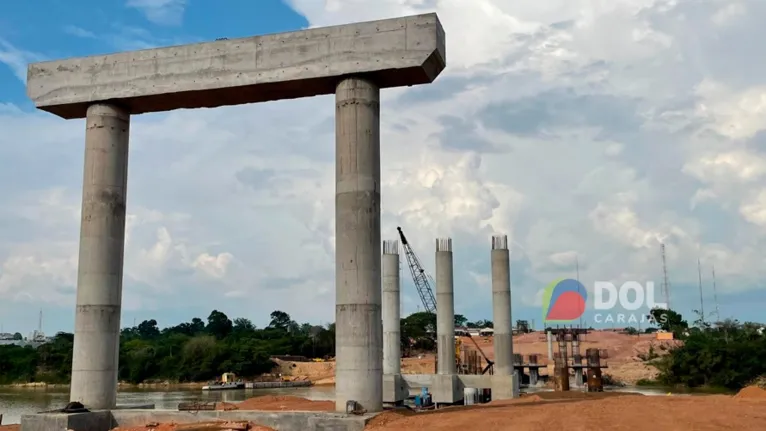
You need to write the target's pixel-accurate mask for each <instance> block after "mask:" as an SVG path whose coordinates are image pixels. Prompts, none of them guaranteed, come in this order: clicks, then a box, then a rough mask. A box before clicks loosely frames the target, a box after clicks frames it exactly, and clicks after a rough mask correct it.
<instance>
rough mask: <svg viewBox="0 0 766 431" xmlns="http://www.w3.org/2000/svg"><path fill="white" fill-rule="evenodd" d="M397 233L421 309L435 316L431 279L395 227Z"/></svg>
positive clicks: (398, 228) (399, 228) (400, 232)
mask: <svg viewBox="0 0 766 431" xmlns="http://www.w3.org/2000/svg"><path fill="white" fill-rule="evenodd" d="M396 230H398V231H399V237H401V239H402V246H403V247H404V255H405V256H406V257H407V266H409V267H410V273H411V274H412V281H413V282H414V283H415V288H416V289H417V290H418V295H419V296H420V300H421V301H422V302H423V308H424V309H425V311H426V312H427V313H433V314H436V298H434V292H433V290H432V289H431V282H433V279H432V278H431V276H430V275H428V273H426V270H425V269H423V265H421V264H420V259H418V256H417V255H416V254H415V252H414V251H413V250H412V247H410V243H409V242H407V237H405V236H404V232H402V228H401V227H397V228H396Z"/></svg>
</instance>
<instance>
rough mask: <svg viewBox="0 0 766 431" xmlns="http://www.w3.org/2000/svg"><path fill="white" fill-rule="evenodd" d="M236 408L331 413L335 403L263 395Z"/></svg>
mask: <svg viewBox="0 0 766 431" xmlns="http://www.w3.org/2000/svg"><path fill="white" fill-rule="evenodd" d="M237 408H238V409H239V410H267V411H282V410H292V411H304V412H331V411H334V410H335V402H334V401H312V400H308V399H306V398H301V397H294V396H290V395H265V396H262V397H255V398H250V399H248V400H245V401H242V402H241V403H239V404H237Z"/></svg>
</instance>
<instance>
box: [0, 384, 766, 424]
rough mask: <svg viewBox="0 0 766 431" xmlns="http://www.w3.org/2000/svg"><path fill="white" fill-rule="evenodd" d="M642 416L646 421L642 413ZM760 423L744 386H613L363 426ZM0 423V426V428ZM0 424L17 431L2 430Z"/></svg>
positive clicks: (761, 399)
mask: <svg viewBox="0 0 766 431" xmlns="http://www.w3.org/2000/svg"><path fill="white" fill-rule="evenodd" d="M218 407H219V409H221V410H266V411H287V410H302V411H332V410H333V409H334V407H335V406H334V403H333V402H332V401H310V400H307V399H304V398H299V397H290V396H264V397H256V398H251V399H249V400H246V401H244V402H242V403H225V404H221V405H220V406H218ZM649 418H650V420H648V419H649ZM764 423H766V391H764V390H763V389H760V388H757V387H748V388H745V389H743V390H742V391H740V393H739V394H737V395H736V396H726V395H710V396H693V397H692V396H667V397H662V396H655V397H651V396H643V395H633V394H620V393H599V394H588V393H583V392H563V393H562V392H546V393H540V394H534V395H528V396H522V397H521V398H519V399H516V400H510V401H500V402H492V403H489V404H484V405H475V406H466V407H451V408H446V409H441V410H438V411H430V412H421V413H414V412H412V411H409V410H396V411H387V412H384V413H382V414H380V415H378V416H376V417H375V418H373V419H372V420H371V421H370V423H369V424H368V425H367V427H366V428H365V429H366V430H369V431H373V430H374V431H422V430H424V429H428V430H439V431H464V430H473V429H481V430H482V431H505V430H509V429H513V430H516V431H549V430H555V429H566V430H569V431H591V430H594V429H608V430H615V431H643V430H646V431H655V430H657V429H663V430H677V431H689V430H695V431H718V430H738V431H760V430H763V429H764ZM148 428H151V429H153V430H155V431H184V430H188V431H191V430H192V429H195V430H200V429H205V430H227V429H230V430H239V431H245V430H248V429H249V430H253V431H269V430H270V428H267V427H262V426H259V425H257V424H252V423H232V422H207V423H200V424H186V425H177V424H147V425H143V426H139V427H135V428H120V429H117V431H146V430H147V429H148ZM0 429H2V428H0ZM2 431H18V430H16V429H8V430H2Z"/></svg>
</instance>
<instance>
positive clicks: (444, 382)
mask: <svg viewBox="0 0 766 431" xmlns="http://www.w3.org/2000/svg"><path fill="white" fill-rule="evenodd" d="M437 304H438V303H437ZM429 389H430V390H431V396H432V397H433V401H434V403H435V404H436V405H437V406H438V405H439V404H455V403H458V402H462V401H463V395H464V391H463V389H465V386H464V385H463V382H461V381H460V379H459V378H458V376H457V375H454V374H453V375H443V374H437V375H435V376H434V380H433V385H432V386H431V387H430V388H429Z"/></svg>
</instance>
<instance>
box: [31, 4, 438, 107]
mask: <svg viewBox="0 0 766 431" xmlns="http://www.w3.org/2000/svg"><path fill="white" fill-rule="evenodd" d="M444 38H445V35H444V29H443V28H442V26H441V23H440V22H439V18H438V17H437V16H436V14H434V13H431V14H426V15H415V16H409V17H403V18H394V19H386V20H380V21H371V22H363V23H356V24H348V25H341V26H333V27H323V28H315V29H310V30H303V31H296V32H290V33H279V34H272V35H266V36H255V37H248V38H242V39H231V40H217V41H215V42H205V43H197V44H192V45H181V46H172V47H166V48H156V49H147V50H141V51H131V52H123V53H118V54H110V55H98V56H91V57H82V58H72V59H67V60H57V61H48V62H41V63H33V64H30V65H29V69H28V71H27V94H28V95H29V97H30V98H31V99H32V100H33V101H34V103H35V106H37V107H38V108H39V109H42V110H44V111H48V112H51V113H53V114H56V115H58V116H60V117H63V118H67V119H69V118H83V117H85V111H86V109H87V107H88V105H90V104H92V103H94V102H99V101H111V102H113V103H118V104H121V105H123V106H124V107H125V108H126V109H128V110H129V111H130V113H131V114H140V113H144V112H159V111H169V110H172V109H180V108H212V107H216V106H224V105H238V104H243V103H254V102H265V101H269V100H278V99H293V98H298V97H311V96H316V95H321V94H331V93H334V92H335V86H336V84H337V82H338V80H339V78H341V77H343V76H348V75H361V76H364V77H367V78H368V79H371V80H372V81H373V82H375V83H376V84H377V85H378V86H380V87H381V88H389V87H400V86H406V85H416V84H426V83H430V82H432V81H433V80H434V79H436V77H437V76H438V75H439V73H440V72H441V71H442V70H443V69H444V67H445V61H446V51H445V40H444Z"/></svg>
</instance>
